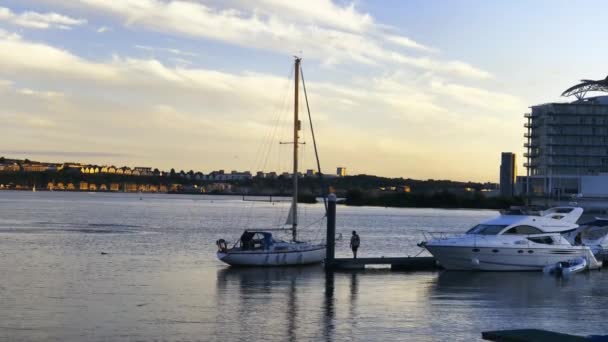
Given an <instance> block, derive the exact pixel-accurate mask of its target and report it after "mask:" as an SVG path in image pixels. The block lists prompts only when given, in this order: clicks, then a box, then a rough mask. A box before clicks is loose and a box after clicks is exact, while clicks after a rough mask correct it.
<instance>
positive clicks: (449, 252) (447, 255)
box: [426, 245, 601, 271]
mask: <svg viewBox="0 0 608 342" xmlns="http://www.w3.org/2000/svg"><path fill="white" fill-rule="evenodd" d="M426 249H427V250H428V251H429V252H430V253H431V254H432V255H433V256H434V257H435V259H436V260H437V262H438V263H439V264H440V265H441V266H442V267H444V268H445V269H447V270H465V271H468V270H478V271H541V270H542V269H543V268H544V267H545V266H547V265H554V264H556V263H557V262H560V261H564V260H566V259H573V258H578V257H585V258H587V259H592V260H594V261H595V258H594V256H593V253H591V250H590V249H589V248H588V247H582V246H580V247H570V248H560V247H553V248H538V247H536V248H535V247H532V248H530V247H527V246H522V247H504V246H501V247H498V246H491V247H473V246H439V245H427V246H426ZM595 262H596V263H597V261H595ZM600 265H601V264H600ZM590 267H591V265H590Z"/></svg>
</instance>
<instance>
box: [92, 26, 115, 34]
mask: <svg viewBox="0 0 608 342" xmlns="http://www.w3.org/2000/svg"><path fill="white" fill-rule="evenodd" d="M111 30H112V29H111V28H109V27H107V26H101V27H99V28H98V29H97V30H95V31H96V32H97V33H104V32H108V31H111Z"/></svg>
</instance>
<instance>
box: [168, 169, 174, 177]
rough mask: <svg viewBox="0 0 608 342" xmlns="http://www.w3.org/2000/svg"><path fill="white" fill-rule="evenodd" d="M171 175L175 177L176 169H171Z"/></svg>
mask: <svg viewBox="0 0 608 342" xmlns="http://www.w3.org/2000/svg"><path fill="white" fill-rule="evenodd" d="M169 174H170V175H171V177H174V176H175V169H171V172H169Z"/></svg>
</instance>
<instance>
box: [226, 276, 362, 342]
mask: <svg viewBox="0 0 608 342" xmlns="http://www.w3.org/2000/svg"><path fill="white" fill-rule="evenodd" d="M336 277H339V279H341V285H339V286H338V288H337V287H336ZM358 277H359V275H358V274H357V273H346V274H338V275H336V274H334V273H333V272H325V271H324V270H323V269H322V268H320V267H318V266H313V267H304V268H224V269H221V270H218V272H217V291H216V293H217V301H218V303H217V306H218V307H220V308H221V310H220V312H218V327H220V328H219V330H218V331H217V335H218V336H225V337H230V338H231V339H235V338H236V339H237V340H243V341H244V340H252V339H265V340H281V341H283V340H288V341H298V340H309V339H314V340H325V341H334V340H335V339H336V338H335V337H336V328H337V325H341V331H340V334H341V335H345V336H342V337H347V338H350V339H356V336H355V329H354V328H355V327H354V326H356V324H353V322H356V321H357V312H358V306H357V301H358V295H359V278H358ZM336 291H339V292H338V293H336ZM336 297H339V298H340V307H341V310H342V313H343V314H341V316H343V317H342V318H341V320H342V322H340V323H339V322H337V319H336V315H337V307H336V305H337V299H336ZM342 299H346V300H345V302H343V301H342ZM235 318H236V320H237V321H238V324H235V322H234V319H235ZM344 323H346V325H345V324H344ZM346 326H347V327H348V328H347V329H345V327H346ZM224 329H230V330H231V334H227V333H226V331H224Z"/></svg>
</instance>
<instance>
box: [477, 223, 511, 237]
mask: <svg viewBox="0 0 608 342" xmlns="http://www.w3.org/2000/svg"><path fill="white" fill-rule="evenodd" d="M506 227H507V225H502V224H478V225H476V226H475V227H473V228H471V229H469V230H468V231H467V234H480V235H496V234H498V233H500V232H501V231H502V230H503V229H504V228H506Z"/></svg>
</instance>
